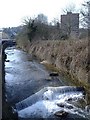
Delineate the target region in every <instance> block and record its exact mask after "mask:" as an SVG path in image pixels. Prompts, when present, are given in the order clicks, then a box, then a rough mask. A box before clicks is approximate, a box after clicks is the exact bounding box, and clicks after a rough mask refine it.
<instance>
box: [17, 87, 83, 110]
mask: <svg viewBox="0 0 90 120" xmlns="http://www.w3.org/2000/svg"><path fill="white" fill-rule="evenodd" d="M47 91H51V92H50V94H49V95H50V96H47V97H46V95H45V94H47V95H48V92H47ZM72 92H73V93H74V92H82V93H84V92H85V90H84V88H83V87H74V86H73V87H72V86H63V87H45V88H43V89H41V90H40V91H39V92H37V93H35V94H33V95H32V96H30V97H28V98H27V99H25V100H23V101H21V102H19V103H17V104H16V109H17V110H18V111H19V110H22V109H25V108H26V107H29V106H31V105H33V104H35V103H36V102H38V101H40V100H47V99H48V100H49V99H54V97H55V94H58V95H60V94H67V93H72ZM50 97H51V98H50Z"/></svg>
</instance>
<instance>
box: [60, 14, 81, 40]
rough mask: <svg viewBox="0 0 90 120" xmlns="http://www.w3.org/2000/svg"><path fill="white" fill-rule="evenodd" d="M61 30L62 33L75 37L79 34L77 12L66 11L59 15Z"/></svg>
mask: <svg viewBox="0 0 90 120" xmlns="http://www.w3.org/2000/svg"><path fill="white" fill-rule="evenodd" d="M61 30H62V33H63V34H64V35H68V36H69V37H72V38H76V37H78V36H79V13H72V12H67V14H66V15H61Z"/></svg>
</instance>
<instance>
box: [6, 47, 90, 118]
mask: <svg viewBox="0 0 90 120" xmlns="http://www.w3.org/2000/svg"><path fill="white" fill-rule="evenodd" d="M5 53H6V54H7V60H6V62H5V87H6V98H7V101H8V102H9V103H10V104H11V105H12V106H13V108H14V111H17V113H18V118H19V119H20V120H21V119H24V120H26V119H30V118H42V119H44V118H46V119H48V118H55V119H60V118H61V119H65V120H68V119H71V120H74V119H75V120H76V119H77V120H78V119H79V120H80V119H81V120H82V119H85V120H89V119H90V113H89V112H87V111H86V109H85V106H86V101H85V99H84V97H85V96H84V95H83V89H82V88H80V87H75V86H71V83H69V82H68V81H67V79H65V78H64V77H62V76H61V75H59V76H56V77H50V72H51V71H49V70H47V69H46V68H45V66H44V65H42V64H40V62H39V61H38V60H37V59H34V58H33V57H32V56H31V55H29V54H27V53H26V52H24V51H22V50H19V49H16V48H15V47H10V48H7V49H6V50H5ZM62 111H65V112H66V113H67V115H66V116H64V118H62V116H59V117H58V116H57V115H56V113H57V112H59V113H61V112H62Z"/></svg>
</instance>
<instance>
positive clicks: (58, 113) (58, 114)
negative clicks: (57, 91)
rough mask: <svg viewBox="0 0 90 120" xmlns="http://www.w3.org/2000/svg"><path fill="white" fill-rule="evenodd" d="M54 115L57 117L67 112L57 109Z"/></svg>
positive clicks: (63, 115) (64, 115) (65, 114)
mask: <svg viewBox="0 0 90 120" xmlns="http://www.w3.org/2000/svg"><path fill="white" fill-rule="evenodd" d="M54 115H55V116H58V117H66V116H67V115H68V113H67V112H65V111H63V110H62V111H57V112H56V113H55V114H54Z"/></svg>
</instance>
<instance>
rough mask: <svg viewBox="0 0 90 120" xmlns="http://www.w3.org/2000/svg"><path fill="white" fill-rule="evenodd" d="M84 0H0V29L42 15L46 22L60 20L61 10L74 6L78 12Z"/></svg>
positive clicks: (20, 23)
mask: <svg viewBox="0 0 90 120" xmlns="http://www.w3.org/2000/svg"><path fill="white" fill-rule="evenodd" d="M84 1H85V0H0V28H3V27H16V26H19V25H22V23H23V19H24V18H26V17H36V16H37V15H38V14H40V13H43V14H44V15H46V16H47V17H48V21H49V22H50V21H52V20H53V19H54V18H57V19H60V15H61V14H62V12H63V9H64V8H66V7H68V6H69V5H72V4H73V5H75V6H76V9H77V10H79V9H80V7H81V4H82V3H83V2H84Z"/></svg>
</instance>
